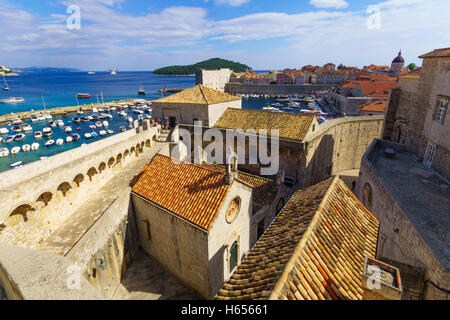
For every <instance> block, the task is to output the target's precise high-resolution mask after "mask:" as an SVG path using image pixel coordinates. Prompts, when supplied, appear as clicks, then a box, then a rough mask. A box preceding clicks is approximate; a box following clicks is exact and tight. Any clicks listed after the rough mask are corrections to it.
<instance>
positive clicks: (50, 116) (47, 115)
mask: <svg viewBox="0 0 450 320" xmlns="http://www.w3.org/2000/svg"><path fill="white" fill-rule="evenodd" d="M44 117H45V119H47V120H48V119H52V118H53V116H52V115H51V114H50V113H47V114H46V115H45V116H44Z"/></svg>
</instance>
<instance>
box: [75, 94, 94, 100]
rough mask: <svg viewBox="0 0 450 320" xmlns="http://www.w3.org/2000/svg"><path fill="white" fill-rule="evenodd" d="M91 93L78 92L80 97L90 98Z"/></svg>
mask: <svg viewBox="0 0 450 320" xmlns="http://www.w3.org/2000/svg"><path fill="white" fill-rule="evenodd" d="M90 97H91V95H90V94H89V93H79V94H77V98H78V99H89V98H90Z"/></svg>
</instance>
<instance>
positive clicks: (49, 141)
mask: <svg viewBox="0 0 450 320" xmlns="http://www.w3.org/2000/svg"><path fill="white" fill-rule="evenodd" d="M54 144H55V140H48V141H47V142H46V143H45V146H46V147H50V146H52V145H54Z"/></svg>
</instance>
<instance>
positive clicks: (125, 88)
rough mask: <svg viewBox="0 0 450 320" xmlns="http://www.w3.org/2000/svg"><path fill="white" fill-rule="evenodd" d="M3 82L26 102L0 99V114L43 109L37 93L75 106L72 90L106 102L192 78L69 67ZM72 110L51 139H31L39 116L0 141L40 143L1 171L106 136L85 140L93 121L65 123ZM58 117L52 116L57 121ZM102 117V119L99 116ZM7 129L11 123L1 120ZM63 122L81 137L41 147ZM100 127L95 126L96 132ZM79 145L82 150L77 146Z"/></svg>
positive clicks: (60, 133)
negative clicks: (18, 135) (19, 134)
mask: <svg viewBox="0 0 450 320" xmlns="http://www.w3.org/2000/svg"><path fill="white" fill-rule="evenodd" d="M7 81H8V84H9V86H10V88H11V90H10V91H9V92H5V91H3V90H2V91H1V92H0V100H1V99H6V98H9V97H23V98H24V99H25V102H23V103H17V104H0V115H2V114H7V113H11V112H22V111H29V110H31V109H33V110H41V109H44V105H43V102H42V97H44V101H45V105H46V107H47V108H55V107H64V106H74V105H77V99H76V94H77V93H89V94H91V96H92V97H91V99H79V101H78V102H79V104H89V103H97V95H98V99H99V101H100V102H101V94H103V99H104V101H105V102H109V101H117V100H122V99H133V98H142V97H143V96H138V94H137V91H138V89H139V86H141V87H142V88H143V89H145V90H146V92H147V95H146V96H145V97H144V98H145V99H147V100H154V99H157V98H160V97H161V93H158V92H157V90H159V89H162V88H164V87H165V86H167V88H190V87H192V86H194V85H195V77H166V76H155V75H153V74H152V73H151V72H119V73H118V74H117V75H111V74H109V73H107V72H97V73H96V74H94V75H89V74H87V72H70V73H33V74H23V75H21V76H18V77H7ZM273 102H275V100H274V99H264V98H251V99H243V101H242V105H243V108H248V109H261V108H263V107H265V106H267V105H270V104H271V103H273ZM298 110H299V108H294V109H292V110H289V112H296V113H298ZM125 111H126V112H127V113H128V116H132V117H133V118H134V119H137V115H136V114H133V113H132V110H131V109H126V110H125ZM88 115H89V114H86V113H85V114H83V115H82V116H88ZM111 115H113V118H112V119H106V120H107V121H108V122H109V124H110V126H109V128H108V129H112V130H114V133H119V132H120V130H119V128H120V126H122V125H124V126H126V128H127V129H128V121H127V120H126V118H123V117H120V116H118V115H117V111H113V112H111ZM76 116H77V115H69V117H67V118H61V119H62V120H63V121H64V123H65V125H64V126H62V127H54V128H52V129H53V136H52V137H51V138H40V139H35V138H34V131H42V129H43V128H44V127H47V126H48V121H40V122H34V123H31V122H29V123H30V124H31V126H32V127H33V131H28V132H24V133H25V134H26V138H25V139H24V140H22V141H14V142H10V143H5V142H1V143H0V147H2V148H3V147H6V148H8V149H9V150H11V149H12V148H13V147H15V146H22V145H24V144H30V145H31V144H32V143H33V142H38V143H39V144H40V148H39V149H38V150H36V151H28V152H23V151H21V152H19V153H18V154H15V155H14V156H12V155H11V154H10V155H9V156H8V157H3V158H0V172H1V171H5V170H10V168H9V164H11V163H15V162H17V161H24V162H25V164H28V163H30V162H33V161H37V160H39V159H40V158H41V157H44V156H45V157H49V156H52V155H54V154H56V153H60V152H64V151H66V150H70V149H73V148H76V147H79V146H81V145H82V144H83V143H92V142H94V141H97V140H99V139H103V138H106V137H108V135H106V136H103V137H100V136H99V137H97V138H95V139H89V140H88V139H85V138H84V133H86V132H92V131H93V130H92V129H90V128H89V126H90V125H92V124H94V123H95V121H91V122H81V123H70V122H69V121H72V119H73V118H74V117H76ZM56 119H58V118H53V120H56ZM100 121H103V120H100ZM0 126H2V127H6V128H8V129H11V126H6V125H0ZM67 126H71V127H72V129H73V131H72V133H78V134H79V135H80V136H81V139H80V140H79V141H77V142H72V143H66V142H64V144H63V145H61V146H57V145H56V144H54V145H52V146H50V147H46V146H44V144H45V142H46V141H48V140H49V139H52V140H55V141H56V140H57V139H59V138H63V139H64V140H65V138H66V136H67V134H66V133H65V131H64V129H65V128H66V127H67ZM77 127H80V128H81V130H80V131H77V130H76V128H77ZM102 129H103V128H100V129H95V130H94V131H95V132H97V133H99V131H100V130H102ZM8 135H13V133H10V134H6V135H1V137H2V138H6V137H7V136H8ZM80 150H81V149H80Z"/></svg>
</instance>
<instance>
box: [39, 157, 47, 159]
mask: <svg viewBox="0 0 450 320" xmlns="http://www.w3.org/2000/svg"><path fill="white" fill-rule="evenodd" d="M47 158H48V157H41V158H40V159H41V160H45V159H47Z"/></svg>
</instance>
